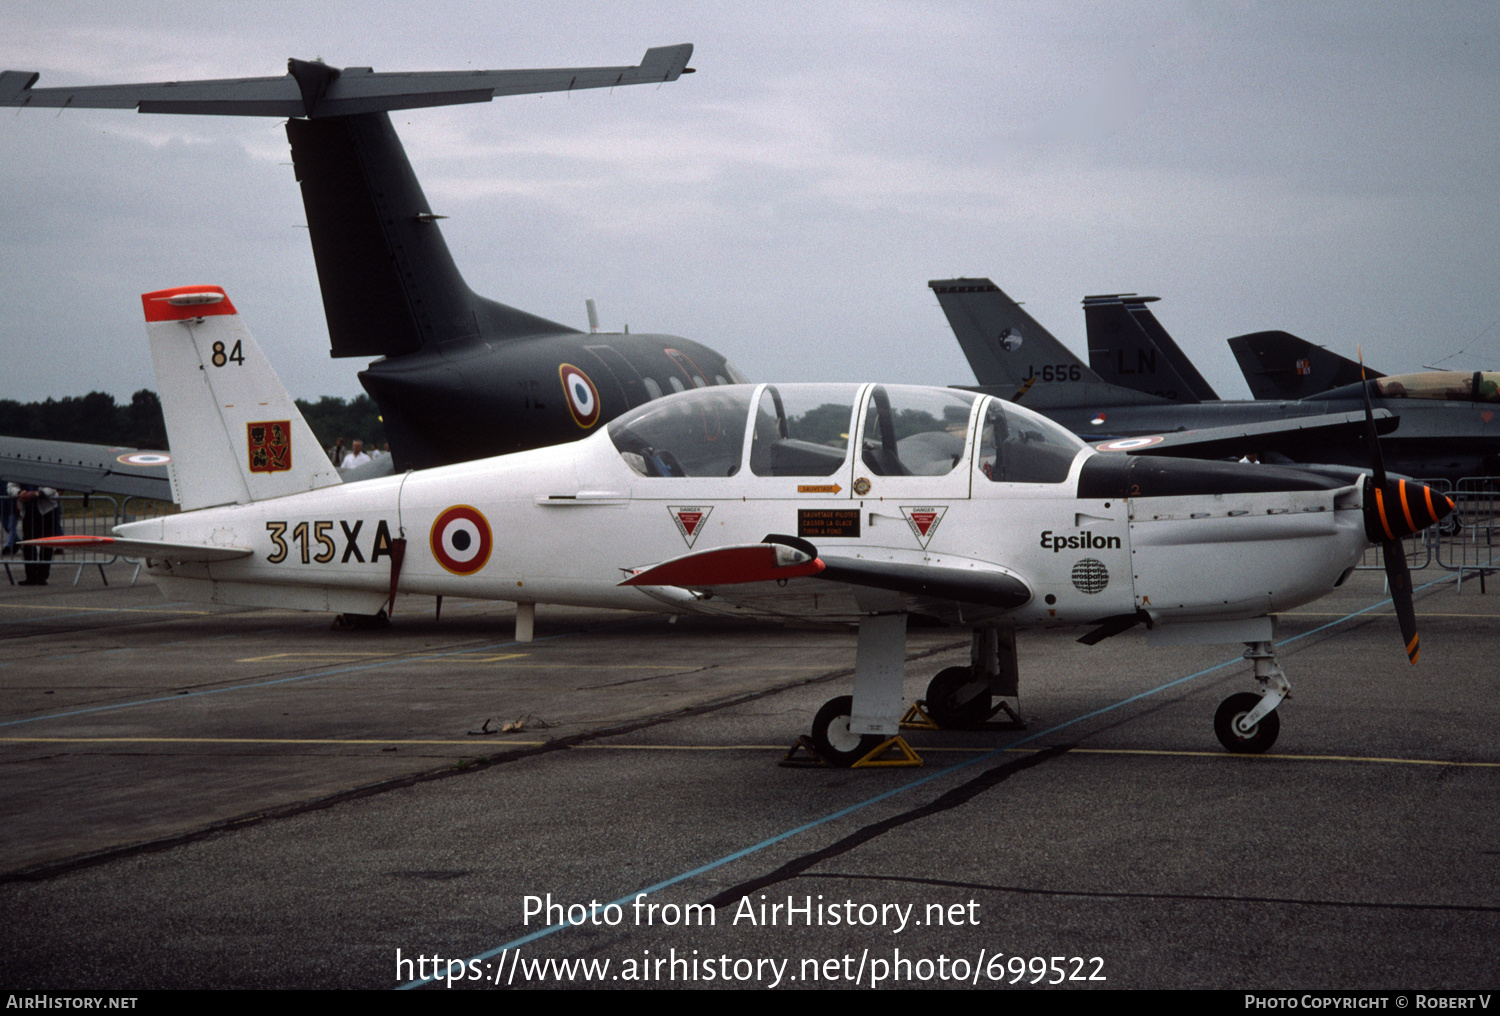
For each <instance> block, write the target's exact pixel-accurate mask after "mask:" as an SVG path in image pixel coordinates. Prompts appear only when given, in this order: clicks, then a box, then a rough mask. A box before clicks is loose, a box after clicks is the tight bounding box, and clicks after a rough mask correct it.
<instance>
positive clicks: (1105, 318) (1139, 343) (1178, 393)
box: [1083, 293, 1219, 402]
mask: <svg viewBox="0 0 1500 1016" xmlns="http://www.w3.org/2000/svg"><path fill="white" fill-rule="evenodd" d="M1158 299H1160V297H1155V296H1136V295H1135V294H1134V293H1121V294H1110V295H1104V296H1086V297H1084V298H1083V317H1084V321H1085V323H1086V325H1087V327H1088V342H1089V366H1090V367H1092V368H1093V369H1094V371H1095V373H1097V374H1098V375H1099V376H1100V377H1101V378H1103V379H1104V380H1105V381H1108V382H1110V383H1112V384H1117V385H1120V386H1122V387H1124V388H1131V389H1134V390H1135V391H1138V392H1146V393H1148V394H1150V395H1159V396H1161V397H1162V398H1164V399H1168V400H1170V401H1173V402H1210V401H1216V400H1217V399H1218V398H1219V394H1218V393H1217V392H1215V391H1214V390H1213V387H1212V386H1211V385H1210V384H1209V383H1208V381H1207V380H1205V379H1204V377H1203V375H1202V374H1200V373H1199V372H1198V368H1197V367H1194V366H1193V362H1192V361H1191V360H1189V359H1188V357H1187V354H1186V353H1184V352H1183V351H1182V349H1181V347H1179V346H1178V345H1177V343H1176V342H1174V341H1173V340H1172V336H1170V335H1168V334H1167V330H1166V329H1165V328H1163V327H1162V326H1161V322H1160V321H1158V320H1156V315H1154V314H1152V313H1151V310H1150V308H1148V307H1147V306H1146V304H1148V303H1154V302H1155V301H1156V300H1158Z"/></svg>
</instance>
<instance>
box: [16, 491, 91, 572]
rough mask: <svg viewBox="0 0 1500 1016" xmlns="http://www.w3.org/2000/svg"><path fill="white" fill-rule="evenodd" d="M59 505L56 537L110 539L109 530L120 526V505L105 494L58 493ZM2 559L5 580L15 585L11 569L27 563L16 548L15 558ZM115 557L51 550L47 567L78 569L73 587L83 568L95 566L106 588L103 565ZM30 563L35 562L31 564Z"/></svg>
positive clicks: (80, 551)
mask: <svg viewBox="0 0 1500 1016" xmlns="http://www.w3.org/2000/svg"><path fill="white" fill-rule="evenodd" d="M52 500H53V501H56V502H57V503H58V508H57V511H58V512H59V513H60V515H61V519H60V522H61V526H62V528H61V529H59V530H58V531H57V533H56V534H54V535H57V536H109V535H110V532H111V530H113V529H114V527H115V526H117V525H118V524H119V520H120V505H119V502H118V501H116V500H115V499H114V498H113V497H110V496H109V495H107V494H88V495H84V494H60V495H58V496H56V497H53V498H52ZM4 560H5V577H6V578H7V579H8V580H9V581H10V584H11V585H15V584H16V576H15V574H14V572H12V570H11V566H12V565H14V566H16V567H22V566H24V565H25V564H26V563H27V562H26V561H25V558H24V552H23V551H22V550H21V549H20V548H17V550H16V552H15V554H14V555H12V556H11V557H7V558H5V559H4ZM114 561H115V555H113V554H102V553H99V552H97V551H91V550H76V549H68V550H54V551H53V552H52V559H51V561H50V564H51V566H52V567H53V568H58V567H70V566H73V565H76V566H77V569H76V570H75V571H74V573H73V584H74V585H75V586H76V585H78V580H79V578H81V577H82V576H83V569H85V568H87V567H88V566H89V565H95V566H97V567H98V569H99V577H100V578H101V579H103V580H104V584H105V585H109V577H108V576H107V575H105V574H104V566H105V565H107V564H113V563H114ZM32 563H33V564H35V563H37V562H32Z"/></svg>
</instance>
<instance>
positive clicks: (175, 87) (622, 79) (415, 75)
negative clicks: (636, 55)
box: [0, 44, 693, 118]
mask: <svg viewBox="0 0 1500 1016" xmlns="http://www.w3.org/2000/svg"><path fill="white" fill-rule="evenodd" d="M692 54H693V47H692V45H691V44H683V45H679V46H658V47H654V48H652V49H648V50H646V55H645V57H643V58H642V60H641V62H640V63H639V64H636V65H634V66H630V67H558V68H551V69H537V70H497V71H421V72H395V73H389V72H383V73H380V74H377V73H375V72H374V71H373V70H371V69H370V68H369V67H348V68H343V69H340V68H336V67H329V66H327V65H326V64H323V63H320V62H310V61H303V60H292V61H289V63H288V73H286V74H285V75H282V76H280V77H265V78H219V79H214V80H206V81H161V82H155V83H151V84H138V85H89V86H83V87H77V88H33V87H32V85H34V84H35V83H36V80H37V78H38V77H39V76H40V75H39V74H38V73H37V72H35V71H3V72H0V106H41V107H46V108H61V107H69V106H77V107H80V108H88V109H136V110H138V111H139V112H142V113H198V114H212V115H218V116H277V117H310V118H319V117H330V116H348V115H350V114H354V113H374V112H379V111H383V110H393V109H417V108H420V107H423V106H452V105H457V104H459V103H465V102H489V101H490V100H491V99H493V98H494V97H495V96H497V95H531V94H535V93H538V92H567V91H574V90H576V89H580V88H613V87H614V86H616V85H640V84H649V83H652V82H662V81H676V80H677V78H678V76H680V75H682V74H684V73H691V71H689V70H688V67H687V62H688V59H689V58H690V57H691V56H692Z"/></svg>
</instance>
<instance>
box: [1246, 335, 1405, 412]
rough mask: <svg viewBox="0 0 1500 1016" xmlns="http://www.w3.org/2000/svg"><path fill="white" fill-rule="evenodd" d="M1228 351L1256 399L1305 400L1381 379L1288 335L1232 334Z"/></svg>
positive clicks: (1373, 373)
mask: <svg viewBox="0 0 1500 1016" xmlns="http://www.w3.org/2000/svg"><path fill="white" fill-rule="evenodd" d="M1229 348H1230V349H1231V350H1233V351H1234V358H1235V359H1236V360H1238V361H1239V364H1240V373H1241V374H1243V375H1245V384H1247V385H1249V386H1250V394H1251V395H1253V396H1254V397H1255V398H1257V399H1305V398H1307V397H1308V396H1309V395H1317V394H1318V393H1319V392H1326V391H1330V390H1332V389H1334V388H1342V387H1344V386H1345V385H1353V384H1359V382H1360V380H1361V379H1362V377H1370V378H1377V377H1385V375H1384V374H1382V373H1380V372H1379V371H1378V370H1371V369H1370V368H1369V367H1365V368H1364V373H1363V375H1361V373H1360V365H1359V364H1358V363H1357V362H1355V361H1354V360H1349V359H1345V358H1344V357H1342V356H1339V355H1338V354H1337V353H1330V352H1329V351H1328V350H1326V349H1324V348H1323V347H1322V346H1315V345H1313V344H1312V343H1311V342H1308V341H1307V340H1306V339H1299V338H1297V336H1295V335H1292V334H1290V333H1288V332H1253V333H1251V334H1249V335H1236V336H1235V337H1234V338H1232V339H1230V340H1229Z"/></svg>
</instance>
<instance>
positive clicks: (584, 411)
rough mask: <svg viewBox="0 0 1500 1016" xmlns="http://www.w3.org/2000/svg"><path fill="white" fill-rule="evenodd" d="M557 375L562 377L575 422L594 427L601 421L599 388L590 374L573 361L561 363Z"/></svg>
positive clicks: (569, 407)
mask: <svg viewBox="0 0 1500 1016" xmlns="http://www.w3.org/2000/svg"><path fill="white" fill-rule="evenodd" d="M557 376H558V377H560V378H561V379H562V386H563V391H564V392H565V393H566V394H567V396H568V412H570V413H572V414H573V422H574V423H576V424H578V426H580V427H592V426H593V425H594V424H596V423H598V422H599V389H597V388H595V387H594V382H592V381H590V380H589V376H588V375H587V374H585V373H584V372H583V371H581V370H579V369H578V368H577V367H575V366H573V365H572V364H571V363H564V364H560V365H559V366H558V368H557Z"/></svg>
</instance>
